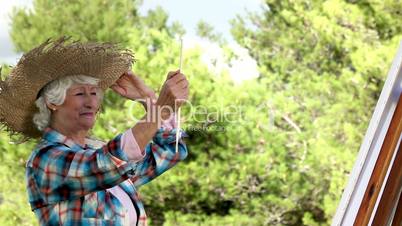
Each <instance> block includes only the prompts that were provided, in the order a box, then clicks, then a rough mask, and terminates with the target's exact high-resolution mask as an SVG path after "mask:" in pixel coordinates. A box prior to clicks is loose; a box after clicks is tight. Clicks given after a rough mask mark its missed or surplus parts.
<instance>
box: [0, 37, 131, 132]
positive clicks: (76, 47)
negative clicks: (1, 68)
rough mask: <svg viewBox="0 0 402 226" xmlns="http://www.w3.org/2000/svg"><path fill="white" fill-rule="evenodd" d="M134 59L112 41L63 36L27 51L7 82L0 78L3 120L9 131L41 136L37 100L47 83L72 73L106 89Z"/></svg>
mask: <svg viewBox="0 0 402 226" xmlns="http://www.w3.org/2000/svg"><path fill="white" fill-rule="evenodd" d="M133 61H134V57H133V54H132V52H131V51H130V50H127V49H121V48H118V47H117V46H116V45H114V44H110V43H80V42H77V41H75V42H69V38H67V37H61V38H59V39H57V40H55V41H52V40H50V39H49V40H47V41H46V42H44V43H43V44H41V45H39V46H38V47H36V48H34V49H32V50H31V51H29V52H28V53H26V54H24V55H23V56H22V57H21V59H20V60H19V62H18V63H17V65H16V66H15V67H14V68H13V69H12V71H11V73H10V74H9V75H8V76H7V79H6V80H5V81H0V123H1V124H3V125H4V126H5V127H6V129H7V130H8V131H9V132H10V134H21V135H22V136H23V137H24V138H25V139H30V138H39V137H40V136H41V132H40V131H39V130H38V129H36V127H35V126H34V124H33V122H32V118H33V115H34V113H35V112H37V111H38V109H37V107H36V106H35V100H36V98H37V96H38V93H39V91H40V90H41V88H43V87H44V86H45V85H46V84H47V83H49V82H51V81H53V80H55V79H58V78H62V77H66V76H70V75H88V76H92V77H95V78H98V79H100V83H99V86H100V87H101V88H102V89H107V88H108V87H109V86H111V85H112V84H113V83H115V81H116V80H117V79H118V78H119V77H120V76H121V75H122V74H123V73H124V72H126V71H128V70H130V68H131V65H132V63H133Z"/></svg>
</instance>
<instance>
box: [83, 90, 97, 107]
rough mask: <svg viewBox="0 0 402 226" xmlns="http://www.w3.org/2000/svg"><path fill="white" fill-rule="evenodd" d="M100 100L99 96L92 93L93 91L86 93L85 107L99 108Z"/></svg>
mask: <svg viewBox="0 0 402 226" xmlns="http://www.w3.org/2000/svg"><path fill="white" fill-rule="evenodd" d="M98 102H99V100H98V96H96V95H92V94H91V93H88V94H86V95H85V102H84V103H85V107H87V108H90V109H97V107H98V104H99V103H98Z"/></svg>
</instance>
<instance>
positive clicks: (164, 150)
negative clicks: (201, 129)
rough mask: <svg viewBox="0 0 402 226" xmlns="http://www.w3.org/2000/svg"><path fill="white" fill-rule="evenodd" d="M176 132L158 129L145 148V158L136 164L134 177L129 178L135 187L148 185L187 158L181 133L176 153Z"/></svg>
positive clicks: (174, 130) (182, 133)
mask: <svg viewBox="0 0 402 226" xmlns="http://www.w3.org/2000/svg"><path fill="white" fill-rule="evenodd" d="M176 130H177V129H176V128H174V129H171V130H168V129H166V128H164V127H162V128H160V129H159V130H158V131H157V132H156V134H155V136H154V137H153V140H152V142H150V143H149V144H148V145H147V146H146V147H145V157H144V158H143V160H141V161H140V162H138V166H137V173H136V175H135V176H133V177H131V180H132V182H133V183H134V185H135V186H136V187H139V186H141V185H143V184H146V183H148V182H149V181H151V180H152V179H154V178H156V177H157V176H159V175H161V174H162V173H164V172H165V171H166V170H168V169H170V168H171V167H173V166H174V165H176V164H177V163H178V162H179V161H181V160H183V159H185V158H186V157H187V153H188V152H187V146H186V144H185V143H184V142H183V140H182V139H181V138H182V137H183V136H184V135H185V133H184V132H183V131H180V140H179V145H178V151H177V153H176V150H175V146H176Z"/></svg>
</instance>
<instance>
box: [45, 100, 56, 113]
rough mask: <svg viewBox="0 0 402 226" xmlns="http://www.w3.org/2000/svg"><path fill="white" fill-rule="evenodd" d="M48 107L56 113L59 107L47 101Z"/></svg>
mask: <svg viewBox="0 0 402 226" xmlns="http://www.w3.org/2000/svg"><path fill="white" fill-rule="evenodd" d="M45 103H46V106H47V107H48V108H49V109H50V110H51V111H56V110H57V105H55V104H52V103H49V102H47V101H46V100H45Z"/></svg>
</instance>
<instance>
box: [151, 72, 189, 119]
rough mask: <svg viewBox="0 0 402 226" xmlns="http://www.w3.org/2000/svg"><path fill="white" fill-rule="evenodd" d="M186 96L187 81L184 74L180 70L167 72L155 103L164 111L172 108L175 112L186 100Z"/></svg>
mask: <svg viewBox="0 0 402 226" xmlns="http://www.w3.org/2000/svg"><path fill="white" fill-rule="evenodd" d="M187 98H188V81H187V78H186V76H185V75H184V74H182V73H181V72H180V70H177V71H171V72H169V73H168V75H167V78H166V81H165V83H164V84H163V86H162V89H161V92H160V94H159V98H158V100H157V101H156V104H157V105H158V106H159V107H161V108H162V109H163V110H165V111H166V110H169V111H170V110H172V111H174V112H175V111H176V110H177V108H179V107H180V106H181V105H183V104H184V103H185V102H186V101H187ZM167 108H168V109H167ZM169 113H173V112H169Z"/></svg>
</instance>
